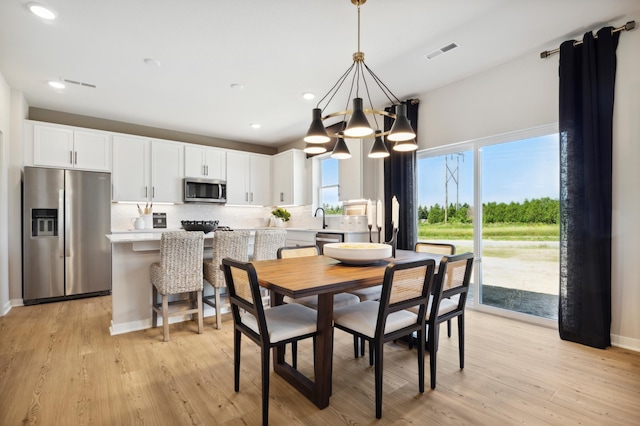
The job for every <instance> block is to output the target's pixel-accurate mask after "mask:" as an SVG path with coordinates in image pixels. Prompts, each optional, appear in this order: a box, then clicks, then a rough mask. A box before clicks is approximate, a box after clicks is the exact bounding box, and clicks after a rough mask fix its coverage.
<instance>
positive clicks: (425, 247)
mask: <svg viewBox="0 0 640 426" xmlns="http://www.w3.org/2000/svg"><path fill="white" fill-rule="evenodd" d="M414 251H416V252H418V253H436V254H441V255H443V256H451V255H452V254H456V246H455V245H453V244H449V243H435V242H430V241H418V242H417V243H416V245H415V249H414ZM447 337H451V320H449V321H447Z"/></svg>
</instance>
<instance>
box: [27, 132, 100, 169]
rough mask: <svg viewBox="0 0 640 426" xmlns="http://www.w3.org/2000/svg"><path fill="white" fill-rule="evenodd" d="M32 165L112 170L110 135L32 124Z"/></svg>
mask: <svg viewBox="0 0 640 426" xmlns="http://www.w3.org/2000/svg"><path fill="white" fill-rule="evenodd" d="M33 165H34V166H49V167H60V168H67V169H85V170H100V171H110V170H111V135H110V134H109V133H106V132H100V131H97V130H95V131H94V130H88V129H82V130H75V129H73V128H70V127H66V126H55V125H46V124H34V125H33Z"/></svg>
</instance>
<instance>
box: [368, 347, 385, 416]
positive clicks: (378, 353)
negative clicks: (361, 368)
mask: <svg viewBox="0 0 640 426" xmlns="http://www.w3.org/2000/svg"><path fill="white" fill-rule="evenodd" d="M383 345H384V343H382V342H374V341H372V340H370V341H369V355H370V356H371V358H373V356H374V355H373V352H374V351H375V361H376V362H375V367H374V369H375V381H376V386H375V387H376V419H381V418H382V371H383V370H382V358H383V354H382V353H383ZM372 347H375V349H373V350H372V349H371V348H372Z"/></svg>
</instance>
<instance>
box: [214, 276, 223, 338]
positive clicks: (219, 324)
mask: <svg viewBox="0 0 640 426" xmlns="http://www.w3.org/2000/svg"><path fill="white" fill-rule="evenodd" d="M213 293H214V294H215V300H216V328H217V329H218V330H220V329H221V328H222V312H220V289H219V288H215V287H214V288H213Z"/></svg>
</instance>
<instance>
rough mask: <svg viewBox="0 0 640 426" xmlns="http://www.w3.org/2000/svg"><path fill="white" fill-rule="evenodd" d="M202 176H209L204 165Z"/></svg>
mask: <svg viewBox="0 0 640 426" xmlns="http://www.w3.org/2000/svg"><path fill="white" fill-rule="evenodd" d="M202 175H203V176H206V175H207V166H205V165H204V164H203V165H202Z"/></svg>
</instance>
